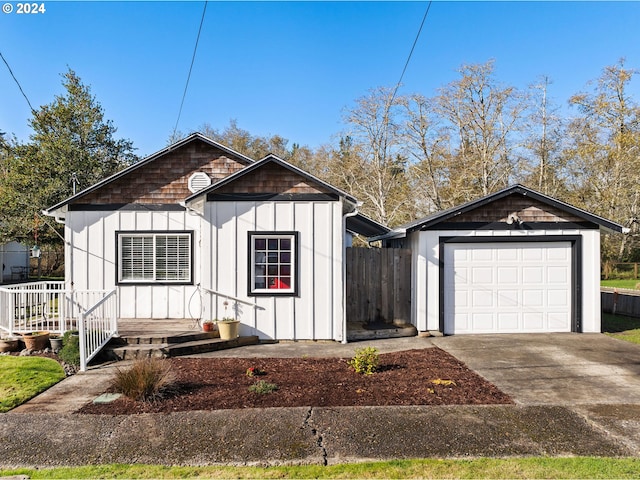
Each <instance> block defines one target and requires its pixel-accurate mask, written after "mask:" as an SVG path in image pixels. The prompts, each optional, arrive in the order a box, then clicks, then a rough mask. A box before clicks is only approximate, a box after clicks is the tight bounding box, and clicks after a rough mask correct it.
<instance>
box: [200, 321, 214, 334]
mask: <svg viewBox="0 0 640 480" xmlns="http://www.w3.org/2000/svg"><path fill="white" fill-rule="evenodd" d="M202 330H203V331H204V332H213V330H214V325H213V322H204V323H203V324H202Z"/></svg>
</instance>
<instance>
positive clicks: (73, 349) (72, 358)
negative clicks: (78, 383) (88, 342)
mask: <svg viewBox="0 0 640 480" xmlns="http://www.w3.org/2000/svg"><path fill="white" fill-rule="evenodd" d="M58 357H60V360H62V361H63V362H65V363H68V364H71V365H76V366H79V365H80V337H78V331H77V330H69V331H68V332H65V334H64V335H63V336H62V348H61V349H60V351H59V352H58Z"/></svg>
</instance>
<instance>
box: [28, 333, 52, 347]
mask: <svg viewBox="0 0 640 480" xmlns="http://www.w3.org/2000/svg"><path fill="white" fill-rule="evenodd" d="M22 341H23V342H24V347H25V348H26V349H27V350H44V349H45V348H47V345H48V343H49V332H30V333H25V334H23V335H22Z"/></svg>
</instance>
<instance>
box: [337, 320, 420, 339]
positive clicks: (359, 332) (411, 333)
mask: <svg viewBox="0 0 640 480" xmlns="http://www.w3.org/2000/svg"><path fill="white" fill-rule="evenodd" d="M416 335H418V330H417V329H416V327H414V326H413V325H411V324H408V323H407V324H399V325H398V324H391V325H389V326H385V328H380V329H375V328H373V329H371V328H366V327H365V326H364V325H363V324H359V323H348V324H347V341H349V342H356V341H360V340H380V339H384V338H401V337H415V336H416Z"/></svg>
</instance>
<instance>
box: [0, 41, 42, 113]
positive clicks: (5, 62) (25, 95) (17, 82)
mask: <svg viewBox="0 0 640 480" xmlns="http://www.w3.org/2000/svg"><path fill="white" fill-rule="evenodd" d="M0 57H1V58H2V61H3V62H4V64H5V65H6V66H7V69H8V70H9V73H10V74H11V77H13V80H14V81H15V82H16V85H18V88H19V89H20V93H22V96H23V97H24V99H25V100H26V101H27V103H28V104H29V108H30V109H31V113H36V112H35V110H34V109H33V107H32V106H31V102H30V101H29V99H28V98H27V94H26V93H24V90H22V86H21V85H20V82H19V81H18V79H17V78H16V76H15V75H14V74H13V70H11V67H10V66H9V63H8V62H7V60H6V59H5V58H4V55H2V52H0Z"/></svg>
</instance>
